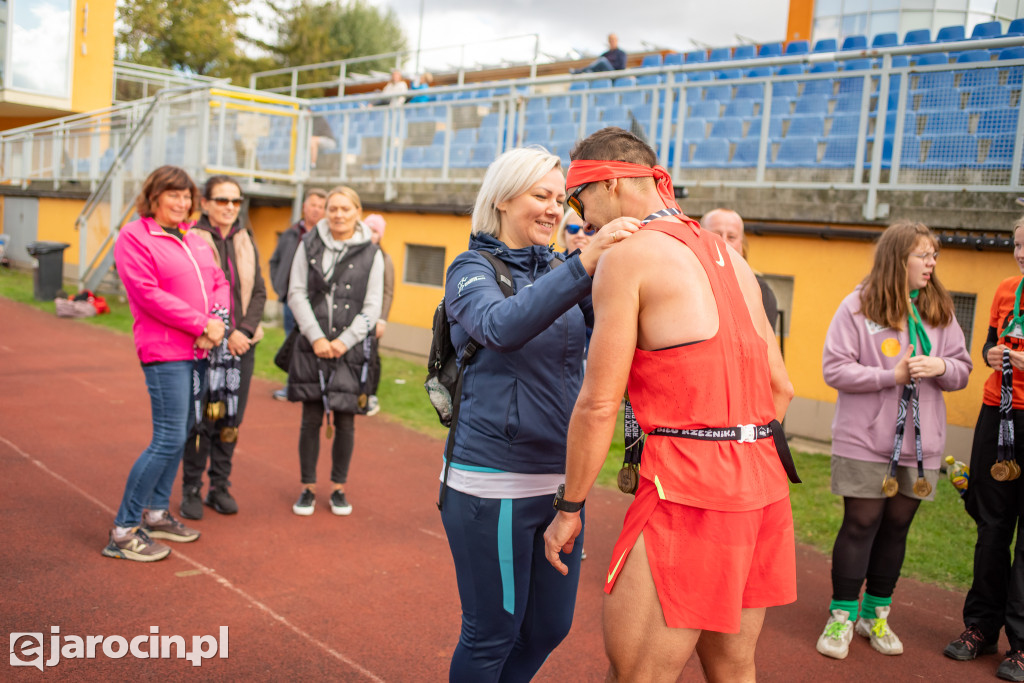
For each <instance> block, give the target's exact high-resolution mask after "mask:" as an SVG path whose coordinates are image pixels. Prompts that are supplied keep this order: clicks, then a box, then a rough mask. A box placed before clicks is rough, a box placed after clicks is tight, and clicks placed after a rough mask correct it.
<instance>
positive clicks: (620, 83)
mask: <svg viewBox="0 0 1024 683" xmlns="http://www.w3.org/2000/svg"><path fill="white" fill-rule="evenodd" d="M658 66H660V64H659V65H658ZM635 85H636V79H635V78H634V77H632V76H623V77H621V78H616V79H615V80H614V81H612V86H613V87H616V88H632V87H633V86H635Z"/></svg>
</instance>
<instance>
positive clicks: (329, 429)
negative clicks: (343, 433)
mask: <svg viewBox="0 0 1024 683" xmlns="http://www.w3.org/2000/svg"><path fill="white" fill-rule="evenodd" d="M324 433H325V434H326V435H327V438H328V439H333V438H334V425H331V424H329V425H327V429H325V430H324Z"/></svg>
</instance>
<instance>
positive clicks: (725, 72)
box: [715, 69, 743, 81]
mask: <svg viewBox="0 0 1024 683" xmlns="http://www.w3.org/2000/svg"><path fill="white" fill-rule="evenodd" d="M734 78H743V72H742V71H740V70H739V69H722V70H720V71H716V72H715V79H716V80H719V81H728V80H732V79H734Z"/></svg>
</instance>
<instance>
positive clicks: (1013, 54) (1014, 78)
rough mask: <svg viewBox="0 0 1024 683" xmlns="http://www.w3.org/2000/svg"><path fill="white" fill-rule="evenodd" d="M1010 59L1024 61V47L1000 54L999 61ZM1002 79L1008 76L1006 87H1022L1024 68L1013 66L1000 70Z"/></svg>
mask: <svg viewBox="0 0 1024 683" xmlns="http://www.w3.org/2000/svg"><path fill="white" fill-rule="evenodd" d="M1008 59H1024V47H1008V48H1005V49H1004V50H1003V51H1002V52H1000V53H999V61H1004V60H1008ZM999 71H1000V77H1002V74H1004V73H1005V74H1006V85H1021V80H1022V78H1021V77H1022V76H1024V66H1011V67H1007V68H1004V69H1000V70H999Z"/></svg>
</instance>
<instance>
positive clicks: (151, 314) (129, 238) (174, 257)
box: [114, 218, 230, 363]
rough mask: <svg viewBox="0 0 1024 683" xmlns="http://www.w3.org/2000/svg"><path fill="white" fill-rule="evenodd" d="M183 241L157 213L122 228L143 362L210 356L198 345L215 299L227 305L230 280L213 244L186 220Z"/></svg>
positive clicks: (125, 273)
mask: <svg viewBox="0 0 1024 683" xmlns="http://www.w3.org/2000/svg"><path fill="white" fill-rule="evenodd" d="M179 227H181V228H182V229H183V230H184V232H185V237H184V240H183V241H182V240H179V239H178V238H177V237H173V236H171V235H168V234H167V233H166V232H164V229H163V228H161V227H160V225H159V224H158V223H157V222H156V221H155V220H153V219H152V218H142V219H139V220H136V221H132V222H131V223H128V224H127V225H126V226H124V227H123V228H121V231H120V232H119V233H118V235H117V242H115V243H114V260H115V262H116V263H117V272H118V275H120V277H121V282H122V283H123V284H124V288H125V291H126V292H127V293H128V307H129V308H130V309H131V312H132V317H133V318H135V323H134V325H133V326H132V331H133V332H134V334H135V349H136V351H137V352H138V354H139V360H140V361H142V362H143V363H153V362H159V361H179V360H192V359H193V358H197V357H198V358H205V357H206V351H203V350H201V349H197V348H194V347H195V342H196V338H198V337H199V336H200V335H201V334H202V333H203V330H204V329H205V328H206V323H207V321H208V320H209V319H210V318H211V317H213V315H212V313H211V311H212V310H213V305H214V304H216V303H219V304H221V305H222V306H224V307H227V306H228V296H229V293H230V292H229V288H228V281H227V280H226V279H225V278H224V273H223V272H222V271H221V269H220V266H219V265H218V263H217V258H216V256H214V254H213V251H212V250H211V249H210V246H209V245H208V244H207V243H206V242H205V241H204V240H203V238H202V237H200V236H199V235H196V234H193V233H192V232H191V231H190V230H188V229H187V228H188V225H187V224H185V223H182V224H181V225H180V226H179Z"/></svg>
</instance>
